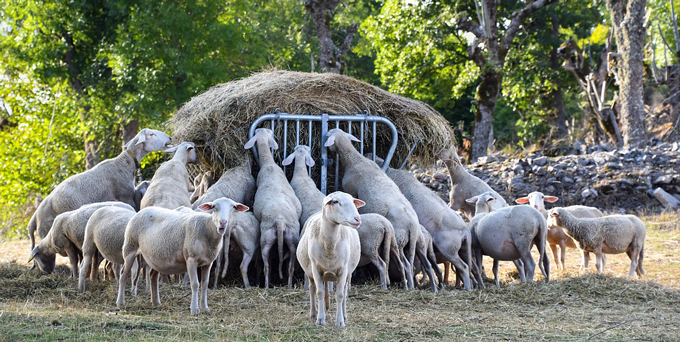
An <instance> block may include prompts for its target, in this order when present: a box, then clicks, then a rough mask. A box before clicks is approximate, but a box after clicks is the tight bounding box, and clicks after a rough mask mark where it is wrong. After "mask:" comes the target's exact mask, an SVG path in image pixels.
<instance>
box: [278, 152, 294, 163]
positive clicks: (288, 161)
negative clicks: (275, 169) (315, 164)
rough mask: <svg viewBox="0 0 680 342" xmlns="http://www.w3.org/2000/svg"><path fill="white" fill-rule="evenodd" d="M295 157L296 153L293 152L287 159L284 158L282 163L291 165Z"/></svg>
mask: <svg viewBox="0 0 680 342" xmlns="http://www.w3.org/2000/svg"><path fill="white" fill-rule="evenodd" d="M294 159H295V153H291V154H289V155H288V157H286V159H284V160H283V161H282V162H281V164H283V165H290V163H292V162H293V160H294Z"/></svg>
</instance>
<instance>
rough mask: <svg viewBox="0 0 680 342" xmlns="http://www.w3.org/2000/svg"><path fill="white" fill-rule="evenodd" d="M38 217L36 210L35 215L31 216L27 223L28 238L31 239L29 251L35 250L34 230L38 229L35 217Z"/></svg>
mask: <svg viewBox="0 0 680 342" xmlns="http://www.w3.org/2000/svg"><path fill="white" fill-rule="evenodd" d="M37 215H38V211H37V210H36V212H35V213H33V216H31V220H30V221H28V237H30V238H31V251H32V250H33V248H35V230H36V229H37V227H38V223H37V220H38V219H37V218H36V216H37Z"/></svg>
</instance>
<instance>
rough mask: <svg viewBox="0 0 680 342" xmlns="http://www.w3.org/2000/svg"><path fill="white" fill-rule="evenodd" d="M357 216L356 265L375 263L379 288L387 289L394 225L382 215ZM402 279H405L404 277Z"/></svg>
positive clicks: (401, 268) (402, 268) (402, 270)
mask: <svg viewBox="0 0 680 342" xmlns="http://www.w3.org/2000/svg"><path fill="white" fill-rule="evenodd" d="M322 203H323V202H322ZM359 216H360V218H361V226H360V227H359V228H357V232H358V233H359V241H360V243H361V258H360V260H359V265H358V266H365V265H368V264H369V263H370V264H373V265H375V267H376V268H377V269H378V274H379V275H380V288H382V289H383V290H387V286H388V285H389V284H390V280H389V277H388V276H387V271H388V269H387V267H388V266H389V264H390V252H391V247H392V246H393V245H394V246H395V247H396V243H395V240H394V227H392V224H391V223H390V221H389V220H387V219H386V218H385V217H384V216H382V215H378V214H361V215H359ZM381 254H382V255H381ZM399 264H400V265H398V267H400V271H401V273H402V275H403V274H404V265H403V264H401V263H399ZM404 278H405V276H404ZM403 280H404V281H406V279H403ZM405 283H406V282H405Z"/></svg>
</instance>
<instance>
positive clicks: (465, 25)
mask: <svg viewBox="0 0 680 342" xmlns="http://www.w3.org/2000/svg"><path fill="white" fill-rule="evenodd" d="M456 27H458V29H459V30H463V31H467V32H471V33H472V34H474V35H475V37H477V39H479V40H482V41H483V40H485V39H486V35H485V34H484V29H483V28H482V26H481V25H479V24H477V23H475V22H473V21H472V20H470V18H467V17H466V18H463V17H458V18H456Z"/></svg>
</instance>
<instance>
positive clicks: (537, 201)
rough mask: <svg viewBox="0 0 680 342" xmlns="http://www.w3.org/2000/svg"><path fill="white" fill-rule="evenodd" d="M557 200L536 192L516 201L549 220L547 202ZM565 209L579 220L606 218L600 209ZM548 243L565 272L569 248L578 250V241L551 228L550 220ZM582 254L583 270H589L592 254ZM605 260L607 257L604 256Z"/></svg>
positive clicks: (579, 207)
mask: <svg viewBox="0 0 680 342" xmlns="http://www.w3.org/2000/svg"><path fill="white" fill-rule="evenodd" d="M557 200H559V198H558V197H555V196H549V195H544V194H543V193H541V192H538V191H534V192H532V193H530V194H529V195H527V196H526V197H520V198H518V199H516V200H515V202H517V203H519V204H529V205H530V206H532V207H534V208H536V210H538V211H540V212H541V214H543V216H544V217H545V218H546V219H547V218H548V211H547V210H546V209H545V202H548V203H555V202H557ZM563 209H564V210H566V211H568V212H570V213H571V214H572V215H574V217H578V218H595V217H602V216H604V214H603V213H602V212H601V211H600V210H599V209H597V208H593V207H587V206H584V205H571V206H568V207H563ZM547 242H548V245H549V246H550V250H552V253H553V259H554V260H555V265H556V267H557V268H558V269H559V268H560V265H561V266H562V270H564V264H565V261H566V254H567V253H566V249H567V247H569V248H578V247H577V246H576V241H574V239H572V238H571V237H570V236H569V235H567V233H565V232H564V230H563V229H562V227H558V226H550V220H548V237H547ZM557 246H560V256H559V261H558V257H557V253H558V251H557ZM581 253H582V259H581V260H582V261H581V269H588V260H590V252H587V251H584V250H581ZM603 258H605V257H604V256H603ZM605 259H606V258H605ZM605 261H606V260H605Z"/></svg>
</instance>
